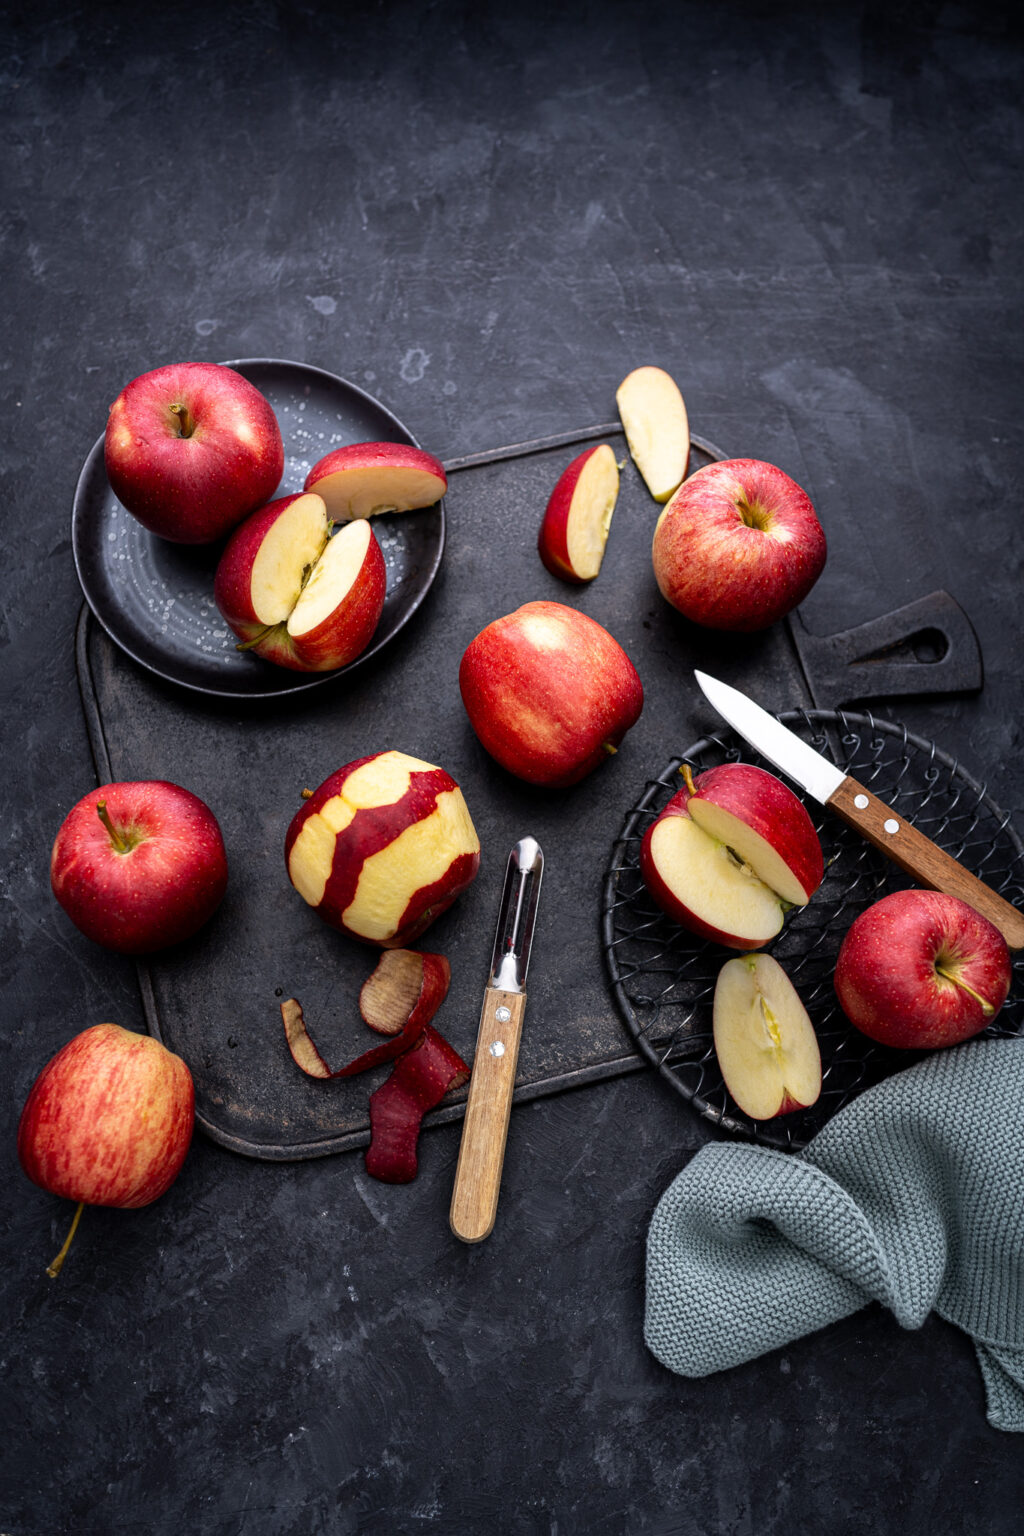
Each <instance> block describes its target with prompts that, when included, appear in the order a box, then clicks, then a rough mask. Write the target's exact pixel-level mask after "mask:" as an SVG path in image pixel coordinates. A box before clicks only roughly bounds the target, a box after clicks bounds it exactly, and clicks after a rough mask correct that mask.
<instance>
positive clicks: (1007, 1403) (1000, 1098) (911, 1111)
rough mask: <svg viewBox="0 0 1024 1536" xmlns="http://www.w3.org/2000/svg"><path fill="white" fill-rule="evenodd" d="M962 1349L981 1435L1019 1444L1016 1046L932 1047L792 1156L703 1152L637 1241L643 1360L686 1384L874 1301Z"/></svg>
mask: <svg viewBox="0 0 1024 1536" xmlns="http://www.w3.org/2000/svg"><path fill="white" fill-rule="evenodd" d="M871 1300H876V1301H881V1302H883V1303H884V1304H885V1305H886V1306H887V1307H889V1308H890V1309H891V1310H892V1312H893V1313H894V1315H895V1317H896V1319H897V1321H898V1322H900V1323H901V1324H902V1326H903V1327H904V1328H919V1327H920V1326H921V1324H922V1323H923V1322H924V1320H925V1318H926V1317H927V1315H928V1313H929V1312H930V1311H932V1310H934V1311H936V1312H937V1313H938V1314H939V1316H940V1317H944V1318H946V1319H947V1320H948V1321H949V1322H951V1323H955V1324H956V1325H957V1326H958V1327H959V1328H962V1329H963V1330H964V1331H965V1332H966V1333H968V1334H969V1335H970V1336H971V1338H972V1339H973V1341H974V1344H975V1347H976V1350H977V1354H978V1360H979V1362H980V1365H981V1370H982V1375H983V1377H984V1380H985V1387H986V1391H987V1395H988V1419H989V1423H990V1424H992V1425H994V1426H995V1427H996V1428H997V1429H1011V1430H1024V1039H1010V1040H977V1041H972V1042H971V1043H969V1044H966V1045H961V1046H957V1047H955V1048H954V1049H952V1050H946V1051H938V1052H936V1053H935V1055H933V1056H930V1057H928V1058H927V1059H926V1060H925V1061H923V1062H921V1063H920V1064H918V1065H915V1066H912V1067H908V1068H906V1069H905V1070H904V1071H902V1072H898V1073H897V1074H896V1075H895V1076H894V1077H890V1078H888V1079H887V1080H886V1081H885V1082H883V1083H880V1084H879V1085H878V1086H877V1087H875V1088H870V1089H868V1090H867V1091H866V1092H865V1093H862V1094H861V1095H860V1096H859V1097H858V1098H856V1099H854V1101H853V1102H852V1103H851V1104H848V1105H847V1106H846V1108H845V1109H843V1110H841V1111H840V1112H839V1113H838V1114H837V1115H836V1116H835V1117H834V1118H833V1119H832V1120H831V1121H830V1122H829V1124H828V1125H827V1126H826V1127H825V1129H824V1130H822V1131H820V1132H819V1134H818V1135H817V1136H816V1137H815V1138H814V1140H813V1141H812V1142H811V1143H810V1145H809V1146H808V1147H807V1148H806V1149H805V1150H804V1151H803V1152H802V1153H801V1154H799V1155H794V1154H792V1153H786V1152H776V1151H773V1150H771V1149H770V1148H766V1147H756V1146H748V1145H746V1144H739V1143H716V1144H713V1145H709V1146H705V1147H703V1148H702V1149H701V1150H700V1151H699V1152H698V1153H697V1155H696V1157H694V1158H693V1160H692V1161H691V1162H690V1163H689V1165H688V1166H687V1167H686V1168H684V1169H683V1171H682V1173H680V1174H679V1175H678V1177H677V1178H676V1179H675V1181H674V1182H673V1183H672V1184H671V1185H670V1186H669V1188H668V1189H667V1190H666V1192H665V1194H664V1195H663V1196H662V1198H661V1200H660V1202H659V1203H658V1207H657V1209H656V1211H655V1213H654V1219H653V1220H652V1222H651V1228H650V1232H649V1234H648V1239H647V1308H646V1318H645V1327H644V1334H645V1338H646V1341H647V1344H648V1347H649V1348H650V1349H651V1350H652V1351H653V1352H654V1354H655V1355H657V1357H658V1359H659V1360H661V1361H662V1362H663V1363H664V1364H665V1365H667V1366H668V1367H669V1368H670V1369H671V1370H673V1371H678V1372H679V1373H680V1374H681V1375H683V1376H707V1375H710V1374H711V1372H712V1371H721V1370H725V1369H726V1368H727V1367H728V1366H733V1365H740V1364H742V1363H743V1362H744V1361H746V1360H753V1359H754V1358H756V1356H758V1355H761V1354H764V1353H765V1352H766V1351H767V1350H771V1349H777V1348H779V1347H781V1346H782V1345H785V1344H788V1343H790V1342H792V1340H794V1339H796V1338H799V1337H801V1336H802V1335H803V1334H806V1333H811V1332H813V1331H814V1330H815V1329H817V1328H822V1327H824V1326H825V1324H826V1323H831V1322H834V1321H836V1320H837V1319H838V1318H841V1317H847V1316H849V1315H850V1313H852V1312H856V1311H857V1309H858V1308H859V1307H863V1306H865V1305H866V1304H867V1303H868V1302H869V1301H871Z"/></svg>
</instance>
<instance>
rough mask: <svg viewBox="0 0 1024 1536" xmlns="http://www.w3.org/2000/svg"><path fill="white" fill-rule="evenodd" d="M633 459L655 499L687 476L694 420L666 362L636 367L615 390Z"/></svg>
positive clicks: (663, 496) (660, 498) (661, 498)
mask: <svg viewBox="0 0 1024 1536" xmlns="http://www.w3.org/2000/svg"><path fill="white" fill-rule="evenodd" d="M615 403H616V405H617V406H618V408H619V417H620V418H621V421H622V426H623V430H624V431H625V434H626V441H627V443H628V444H629V451H630V454H631V455H632V458H633V462H634V464H635V465H636V467H637V469H638V470H639V471H640V473H641V475H642V476H643V479H644V483H645V484H646V486H647V489H648V490H649V491H650V493H651V495H652V496H653V497H654V499H655V501H668V499H669V497H670V496H671V495H672V493H673V491H674V490H675V489H676V487H677V486H678V485H680V484H681V482H682V481H683V480H684V479H685V477H686V469H687V465H688V464H689V462H690V423H689V421H688V420H687V416H686V406H685V405H684V403H683V397H682V395H681V394H680V393H679V386H678V385H677V384H676V382H675V380H674V379H673V378H671V377H670V376H669V375H668V374H667V373H666V372H665V370H664V369H663V368H634V370H633V372H632V373H630V374H627V376H626V377H625V378H624V379H623V381H622V383H621V384H620V385H619V387H618V389H617V390H616V392H615Z"/></svg>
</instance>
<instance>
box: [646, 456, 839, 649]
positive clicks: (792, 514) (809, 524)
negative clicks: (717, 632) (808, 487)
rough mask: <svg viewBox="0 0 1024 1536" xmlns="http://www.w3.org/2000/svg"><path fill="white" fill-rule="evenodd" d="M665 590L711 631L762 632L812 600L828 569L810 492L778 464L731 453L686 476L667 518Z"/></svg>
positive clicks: (661, 545)
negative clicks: (812, 592) (734, 456)
mask: <svg viewBox="0 0 1024 1536" xmlns="http://www.w3.org/2000/svg"><path fill="white" fill-rule="evenodd" d="M652 556H653V561H654V575H655V578H656V580H657V583H658V586H659V587H660V588H661V592H662V596H663V597H665V598H667V600H668V601H669V602H670V603H671V604H672V606H673V608H678V610H679V612H680V613H682V614H685V616H686V617H687V618H688V619H692V620H693V621H694V623H696V624H704V625H706V626H707V627H708V628H709V629H727V630H755V629H764V628H766V627H767V625H769V624H774V623H775V621H776V620H777V619H781V618H782V617H783V615H784V614H787V613H789V611H790V610H791V609H792V608H795V607H796V605H797V603H800V602H802V601H803V599H804V598H805V597H806V596H807V594H808V592H809V591H810V590H811V588H812V587H813V585H814V583H815V582H816V581H817V579H818V577H819V576H820V575H821V572H822V570H823V568H824V565H825V534H824V531H823V529H822V526H821V524H820V523H819V521H818V518H817V515H816V514H815V511H814V508H813V506H812V505H811V501H810V497H809V496H808V495H807V493H806V492H805V491H802V490H801V489H800V487H799V486H798V485H797V483H796V481H795V480H791V479H790V478H789V476H788V475H787V474H784V473H783V471H782V470H781V469H776V467H775V466H774V464H764V463H762V462H761V461H760V460H759V459H724V460H722V461H721V462H720V463H716V464H708V465H706V466H705V467H704V469H699V470H698V471H697V473H696V474H695V475H691V476H690V478H689V480H684V481H683V483H682V485H681V486H680V487H679V489H678V490H677V491H676V493H675V495H674V496H673V497H672V500H671V501H670V502H669V504H668V506H667V507H666V508H665V510H664V512H662V514H661V516H660V517H659V519H658V523H657V527H656V528H655V530H654V546H653V551H652Z"/></svg>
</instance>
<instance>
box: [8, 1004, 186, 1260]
mask: <svg viewBox="0 0 1024 1536" xmlns="http://www.w3.org/2000/svg"><path fill="white" fill-rule="evenodd" d="M194 1118H195V1089H194V1087H193V1083H192V1075H191V1073H190V1072H189V1069H188V1067H187V1066H186V1065H185V1063H184V1061H182V1059H181V1057H180V1056H176V1055H174V1053H173V1052H171V1051H169V1050H167V1048H166V1047H165V1046H163V1045H161V1043H160V1042H159V1040H154V1039H152V1038H151V1037H150V1036H149V1035H139V1034H134V1033H132V1032H131V1031H130V1030H127V1029H121V1028H120V1027H119V1026H118V1025H117V1024H95V1025H93V1027H92V1028H91V1029H86V1030H83V1031H82V1033H81V1034H79V1035H76V1036H75V1037H74V1039H73V1040H70V1041H69V1042H68V1044H67V1045H66V1046H64V1048H63V1050H61V1051H58V1053H57V1055H56V1056H54V1058H53V1059H52V1061H50V1062H49V1063H48V1065H47V1066H45V1067H44V1068H43V1070H42V1072H41V1073H40V1074H39V1076H38V1077H37V1079H36V1081H35V1084H34V1085H33V1087H32V1090H31V1092H30V1093H29V1096H28V1099H27V1100H26V1102H25V1107H24V1109H23V1110H22V1113H21V1120H20V1122H19V1124H18V1157H19V1160H20V1162H21V1166H22V1168H23V1169H24V1170H25V1172H26V1173H27V1174H28V1176H29V1178H30V1179H32V1181H33V1182H34V1183H36V1184H39V1185H40V1186H41V1187H42V1188H43V1189H46V1190H49V1191H50V1193H51V1194H54V1195H60V1196H62V1197H63V1198H64V1199H67V1200H76V1201H77V1202H78V1210H77V1211H76V1212H75V1217H74V1220H73V1222H72V1224H71V1231H70V1232H69V1233H68V1237H67V1240H66V1242H65V1244H64V1246H63V1248H62V1249H61V1251H60V1253H59V1254H58V1255H57V1257H56V1259H55V1260H54V1261H53V1263H52V1264H51V1265H50V1267H49V1269H48V1270H47V1274H49V1275H50V1277H51V1279H56V1277H57V1275H58V1274H59V1272H60V1268H61V1265H62V1264H63V1263H64V1259H65V1256H66V1254H67V1251H68V1248H69V1247H70V1245H71V1240H72V1238H73V1237H74V1235H75V1232H76V1230H77V1227H78V1223H79V1220H80V1218H81V1215H82V1209H83V1206H86V1205H110V1206H118V1207H120V1208H122V1209H135V1208H137V1207H139V1206H143V1205H149V1204H151V1202H152V1201H154V1200H156V1199H158V1198H159V1196H160V1195H162V1194H163V1193H164V1192H165V1191H166V1190H167V1189H169V1188H170V1186H171V1184H173V1182H174V1180H175V1179H176V1178H177V1176H178V1174H179V1172H180V1170H181V1165H182V1163H183V1162H184V1161H185V1155H186V1153H187V1152H188V1149H189V1144H190V1142H191V1140H192V1128H193V1123H194Z"/></svg>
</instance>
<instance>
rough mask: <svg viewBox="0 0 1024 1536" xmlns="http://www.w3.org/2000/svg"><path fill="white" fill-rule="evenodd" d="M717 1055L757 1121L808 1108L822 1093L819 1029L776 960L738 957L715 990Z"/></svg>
mask: <svg viewBox="0 0 1024 1536" xmlns="http://www.w3.org/2000/svg"><path fill="white" fill-rule="evenodd" d="M713 1029H714V1039H715V1053H716V1055H717V1057H718V1065H719V1067H720V1069H721V1073H722V1078H723V1080H724V1082H725V1086H726V1087H727V1088H728V1090H729V1092H730V1093H731V1094H732V1096H733V1098H734V1099H735V1101H736V1103H737V1104H738V1105H739V1107H740V1109H741V1110H742V1111H743V1113H744V1114H746V1115H749V1116H750V1117H751V1119H752V1120H771V1119H772V1118H773V1117H774V1116H775V1115H785V1114H789V1113H790V1112H791V1111H793V1110H796V1109H806V1108H807V1106H808V1105H810V1104H813V1103H814V1102H815V1101H816V1100H817V1098H818V1095H819V1094H820V1093H821V1052H820V1050H819V1049H818V1040H817V1037H816V1035H815V1033H814V1026H813V1024H812V1023H811V1021H810V1019H809V1018H808V1016H807V1010H806V1009H805V1007H804V1005H803V1003H802V1002H801V1001H800V998H799V997H798V995H797V991H796V988H795V987H794V986H793V983H792V982H791V981H790V979H789V977H788V976H787V975H786V973H785V971H784V970H783V969H782V966H781V965H779V963H778V961H777V960H773V959H772V957H771V955H739V956H737V958H736V959H735V960H729V961H727V962H726V964H725V965H723V967H722V969H721V972H720V973H719V977H718V982H717V984H716V986H715V1001H714V1015H713Z"/></svg>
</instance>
